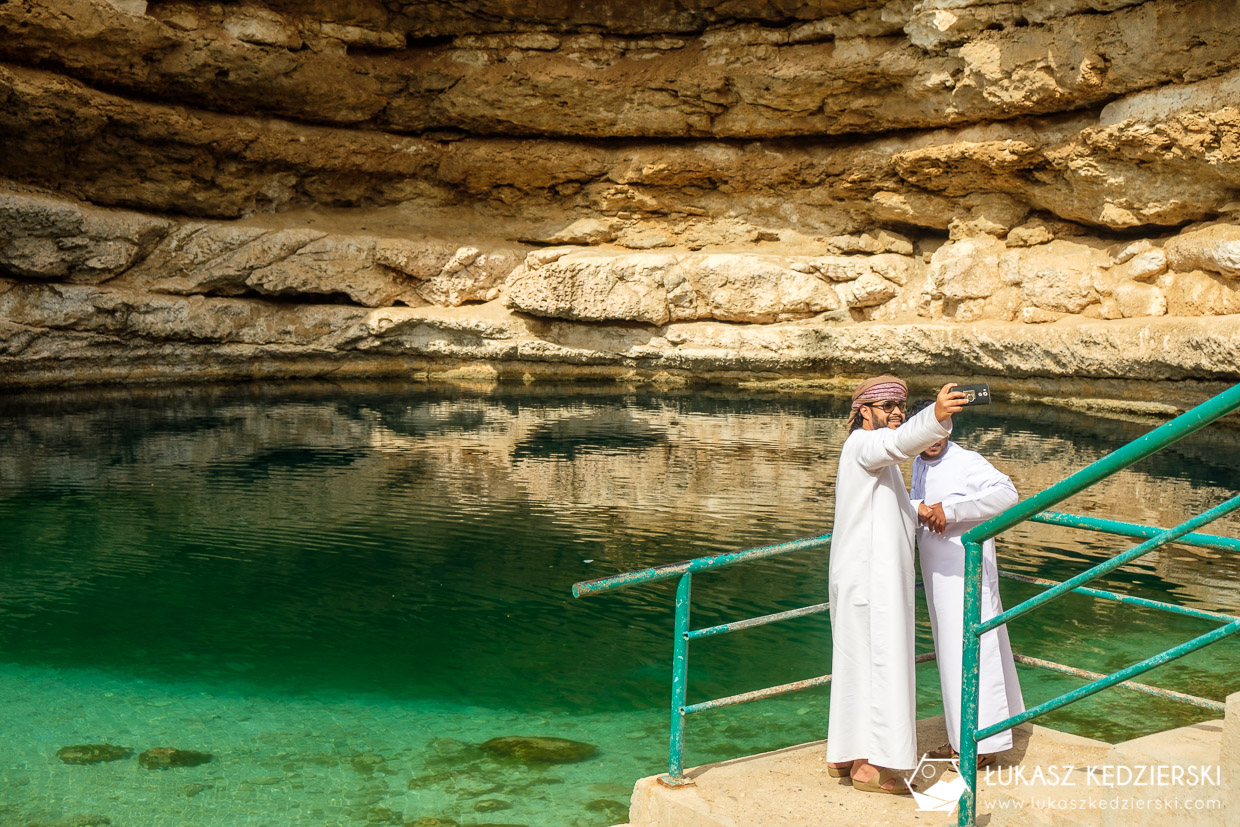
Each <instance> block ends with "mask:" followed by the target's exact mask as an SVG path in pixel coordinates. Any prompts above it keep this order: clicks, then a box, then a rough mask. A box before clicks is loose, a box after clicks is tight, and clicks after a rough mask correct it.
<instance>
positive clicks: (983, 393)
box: [952, 382, 990, 408]
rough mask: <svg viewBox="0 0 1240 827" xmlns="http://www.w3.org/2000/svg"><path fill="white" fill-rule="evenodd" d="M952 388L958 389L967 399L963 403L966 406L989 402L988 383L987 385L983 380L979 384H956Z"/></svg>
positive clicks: (987, 403)
mask: <svg viewBox="0 0 1240 827" xmlns="http://www.w3.org/2000/svg"><path fill="white" fill-rule="evenodd" d="M952 390H954V391H960V392H961V393H963V394H964V395H965V398H966V399H968V400H969V401H968V402H966V403H965V407H966V408H967V407H969V406H970V405H989V404H990V385H987V384H986V383H985V382H983V383H982V384H980V385H957V386H956V387H954V388H952Z"/></svg>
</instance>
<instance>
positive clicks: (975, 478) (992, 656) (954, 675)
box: [912, 438, 1025, 767]
mask: <svg viewBox="0 0 1240 827" xmlns="http://www.w3.org/2000/svg"><path fill="white" fill-rule="evenodd" d="M912 498H913V503H914V504H915V505H916V506H917V510H918V519H919V520H920V521H921V526H920V527H919V528H918V531H917V550H918V553H919V554H920V555H921V576H922V579H923V580H924V582H925V585H926V604H927V606H928V607H929V609H930V629H931V631H932V632H933V634H934V651H935V659H936V660H937V661H938V666H939V686H940V688H941V689H942V693H943V717H944V719H945V723H946V725H947V738H948V740H949V741H950V743H949V744H944V745H943V746H941V747H939V748H938V749H936V750H934V751H933V752H931V753H930V756H931V757H933V758H954V757H956V756H957V755H959V753H960V694H961V686H962V680H963V679H962V676H961V663H962V661H963V658H964V652H963V650H962V648H961V646H962V642H963V635H964V544H963V543H962V542H961V540H960V535H962V534H964V533H965V532H966V531H968V530H969V529H971V528H973V527H974V526H977V525H980V524H981V523H983V522H985V521H986V520H988V519H990V518H991V517H994V516H996V515H997V514H1000V513H1002V512H1003V511H1006V510H1007V509H1009V508H1011V507H1012V506H1014V505H1016V503H1017V502H1019V500H1020V495H1019V494H1017V493H1016V486H1014V485H1012V480H1011V479H1010V478H1009V477H1008V476H1007V474H1004V473H1003V472H1002V471H999V470H998V469H996V468H995V467H994V466H993V465H991V464H990V463H989V462H987V461H986V459H985V458H984V457H983V456H982V455H981V454H979V453H977V452H975V451H968V450H966V449H964V448H961V447H960V446H959V445H957V444H956V443H954V442H951V441H950V440H948V439H946V438H944V439H940V440H939V441H938V442H935V443H934V444H933V445H931V446H930V447H929V448H927V449H926V450H925V451H922V452H921V454H920V455H919V456H918V457H917V459H915V460H913V491H912ZM981 603H982V620H989V619H990V618H992V617H994V616H995V615H997V614H1000V613H1002V612H1003V604H1002V603H1001V602H1000V600H999V566H998V563H997V562H996V560H995V541H994V540H993V539H990V540H987V541H986V543H985V544H984V545H983V546H982V593H981ZM978 671H979V686H978V720H977V724H978V728H979V729H982V728H984V727H988V726H991V725H992V724H997V723H999V722H1000V721H1002V720H1004V719H1006V718H1010V717H1011V716H1013V715H1015V714H1017V713H1020V712H1024V711H1025V702H1024V699H1023V698H1022V697H1021V693H1020V681H1019V679H1018V678H1017V676H1016V664H1015V662H1014V661H1013V659H1012V644H1011V643H1010V642H1009V641H1008V632H1007V626H1006V625H1005V626H1000V627H999V628H997V629H992V630H991V631H989V632H987V633H986V634H984V635H982V641H981V659H980V660H979V662H978ZM1011 748H1012V731H1011V730H1010V729H1007V730H1004V731H1003V732H998V733H995V734H994V735H991V736H990V737H989V738H986V739H984V740H982V741H979V742H978V745H977V755H978V761H977V765H978V766H979V767H986V766H990V765H991V764H993V763H994V762H995V759H996V757H997V753H1000V752H1003V751H1004V750H1007V749H1011Z"/></svg>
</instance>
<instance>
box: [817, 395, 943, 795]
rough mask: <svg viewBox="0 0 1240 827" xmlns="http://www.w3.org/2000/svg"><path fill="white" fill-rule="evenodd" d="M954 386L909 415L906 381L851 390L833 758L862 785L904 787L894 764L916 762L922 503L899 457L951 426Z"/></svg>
mask: <svg viewBox="0 0 1240 827" xmlns="http://www.w3.org/2000/svg"><path fill="white" fill-rule="evenodd" d="M953 388H954V383H953V384H947V385H944V386H943V389H942V390H940V391H939V394H938V398H937V399H936V400H935V403H934V405H933V406H932V407H930V408H927V409H926V410H925V411H922V412H921V413H920V414H917V415H916V416H914V417H912V418H911V419H909V421H908V422H907V424H906V423H905V416H904V410H905V405H906V404H907V403H908V386H907V385H906V384H905V383H904V381H903V380H901V379H898V378H897V377H895V376H879V377H875V378H873V379H867V380H866V381H865V382H862V383H861V385H860V386H859V387H858V388H857V390H856V391H855V392H854V393H853V398H852V408H851V412H850V414H849V417H848V429H849V433H848V436H847V438H846V439H845V440H844V447H843V449H842V450H841V452H840V464H839V473H838V475H837V477H836V483H835V526H834V529H833V537H832V541H831V558H830V562H829V589H828V591H829V594H830V601H831V608H830V612H831V646H832V655H831V674H832V679H831V717H830V720H829V721H828V725H827V766H828V768H829V770H828V771H829V772H830V774H831V775H832V776H834V777H836V778H840V779H842V780H843V781H844V782H845V783H851V784H852V786H853V788H854V789H857V790H863V791H866V792H876V793H888V794H892V795H904V794H907V793H908V792H909V789H908V787H907V785H905V784H904V783H903V782H902V781H901V780H900V779H899V778H896V777H895V776H894V775H893V774H892V772H891V770H907V769H913V768H914V767H915V766H916V763H917V738H916V725H917V705H916V681H915V677H914V673H913V667H914V664H913V622H914V614H915V611H914V601H913V531H914V529H915V528H916V526H917V511H916V509H914V508H913V505H912V502H911V501H910V500H909V497H908V492H907V491H906V490H905V488H904V477H903V475H902V474H901V473H900V467H899V466H900V463H901V462H905V461H907V460H909V459H912V458H913V457H915V456H917V454H919V453H921V452H922V451H924V450H926V449H927V448H929V447H930V446H931V445H932V444H934V443H935V442H936V441H938V440H940V439H945V438H946V437H947V436H948V435H949V434H950V433H951V416H952V414H954V413H957V412H959V411H960V410H961V409H962V408H963V407H964V405H965V401H966V398H965V395H964V394H962V393H957V392H955V391H953V390H952V389H953ZM901 425H903V426H904V427H900V426H901ZM897 429H898V430H897Z"/></svg>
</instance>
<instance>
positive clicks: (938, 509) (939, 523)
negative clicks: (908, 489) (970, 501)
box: [917, 503, 947, 534]
mask: <svg viewBox="0 0 1240 827" xmlns="http://www.w3.org/2000/svg"><path fill="white" fill-rule="evenodd" d="M917 521H918V522H919V523H921V524H922V525H924V526H926V527H927V528H929V529H930V530H931V531H937V532H938V533H939V534H942V533H943V530H944V529H945V528H947V515H946V514H944V513H943V503H935V504H934V505H926V504H925V503H918V504H917Z"/></svg>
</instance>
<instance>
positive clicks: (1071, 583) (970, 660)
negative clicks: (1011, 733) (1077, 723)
mask: <svg viewBox="0 0 1240 827" xmlns="http://www.w3.org/2000/svg"><path fill="white" fill-rule="evenodd" d="M1237 408H1240V385H1236V386H1235V387H1234V388H1232V389H1231V390H1229V391H1227V392H1225V393H1223V394H1220V395H1219V396H1217V397H1215V398H1214V399H1212V400H1210V401H1209V402H1206V403H1205V404H1203V405H1200V406H1198V407H1196V408H1194V409H1192V410H1191V411H1188V412H1187V413H1185V414H1183V415H1182V416H1180V417H1177V418H1176V419H1174V420H1172V421H1171V422H1168V423H1166V424H1165V425H1163V426H1162V427H1160V428H1157V429H1155V430H1154V431H1151V432H1150V433H1148V434H1146V435H1145V436H1143V437H1141V438H1139V439H1137V440H1135V441H1134V442H1131V443H1129V444H1128V445H1126V446H1124V447H1123V448H1120V449H1119V450H1117V451H1115V452H1113V453H1111V454H1109V455H1107V456H1106V457H1103V458H1102V459H1101V460H1099V461H1097V462H1095V463H1093V464H1092V465H1090V466H1088V467H1086V468H1084V469H1082V470H1081V471H1078V472H1077V473H1075V474H1073V475H1072V476H1070V477H1068V478H1067V479H1065V480H1063V481H1061V482H1059V483H1057V484H1056V485H1054V486H1051V487H1050V488H1048V489H1046V490H1045V491H1043V492H1042V493H1040V494H1037V495H1036V496H1034V497H1031V498H1029V499H1027V500H1024V501H1022V502H1020V503H1017V504H1016V505H1015V506H1013V507H1012V508H1010V509H1008V510H1007V511H1005V512H1003V513H1002V514H1000V515H998V516H997V517H994V518H992V519H991V520H988V521H986V522H985V523H982V524H981V525H979V526H977V527H976V528H974V529H972V530H970V531H968V532H966V533H965V534H964V535H963V538H962V539H963V540H964V543H965V549H966V554H965V574H966V579H965V607H964V608H965V618H964V620H965V632H964V663H963V669H962V673H963V687H962V689H963V691H962V696H963V697H962V704H961V706H962V708H961V718H962V720H961V733H962V737H961V745H960V746H961V756H960V770H961V773H962V775H963V776H964V778H965V779H966V781H967V783H968V789H967V790H966V791H965V794H964V796H962V798H961V801H960V811H959V824H960V825H970V827H971V826H972V825H973V824H974V817H975V810H976V800H975V793H974V791H975V790H976V788H977V742H978V741H980V740H982V739H984V738H987V737H989V736H990V735H993V734H995V733H997V732H1002V731H1003V730H1005V729H1009V728H1011V727H1013V726H1015V725H1016V724H1019V723H1022V722H1024V721H1027V720H1030V719H1031V718H1035V717H1037V716H1039V715H1043V714H1045V713H1047V712H1050V711H1052V710H1054V709H1058V708H1059V707H1061V706H1064V705H1066V704H1069V703H1072V702H1073V701H1075V700H1079V699H1080V698H1083V697H1086V696H1087V695H1092V694H1094V693H1095V692H1098V691H1100V690H1102V689H1106V688H1108V687H1111V686H1117V685H1118V686H1122V687H1124V688H1127V689H1132V690H1135V691H1138V692H1144V693H1146V694H1150V695H1155V696H1157V697H1161V698H1166V699H1170V700H1175V701H1181V702H1184V703H1190V704H1194V705H1196V706H1200V707H1203V708H1206V709H1210V710H1212V711H1217V712H1222V711H1223V706H1222V704H1220V703H1218V702H1217V701H1211V700H1208V699H1205V698H1198V697H1195V696H1192V695H1187V694H1184V693H1181V692H1174V691H1171V690H1168V689H1162V688H1159V687H1154V686H1148V685H1146V684H1142V683H1137V682H1135V681H1130V680H1128V678H1130V677H1133V676H1135V675H1139V674H1141V673H1142V672H1146V671H1148V670H1150V669H1153V668H1155V667H1156V666H1160V665H1162V664H1164V663H1166V662H1168V661H1171V660H1174V659H1176V658H1178V657H1181V656H1183V655H1186V654H1188V653H1189V652H1192V651H1195V650H1197V649H1200V648H1201V647H1202V646H1206V645H1208V644H1210V643H1213V642H1215V641H1217V640H1220V639H1222V638H1224V637H1227V636H1228V635H1231V634H1234V633H1235V632H1237V631H1240V618H1235V617H1232V616H1230V615H1225V614H1221V613H1218V612H1209V611H1203V610H1199V609H1189V608H1185V607H1182V606H1175V605H1173V604H1169V603H1162V602H1159V601H1155V600H1148V599H1146V598H1140V597H1134V596H1131V595H1120V594H1114V593H1112V592H1107V591H1102V590H1100V589H1092V588H1087V587H1085V586H1084V585H1083V584H1084V583H1087V582H1089V581H1090V580H1093V579H1095V578H1097V577H1100V576H1102V575H1103V574H1106V573H1107V572H1109V571H1112V570H1113V569H1116V568H1118V567H1119V566H1122V565H1124V564H1125V563H1128V562H1131V561H1132V560H1134V559H1136V558H1137V557H1140V556H1141V555H1143V554H1146V553H1148V552H1150V551H1153V550H1154V549H1156V548H1159V547H1161V546H1163V545H1165V544H1167V543H1169V542H1172V541H1174V542H1176V543H1178V544H1181V545H1191V546H1198V547H1202V548H1212V549H1221V550H1225V551H1240V540H1234V539H1231V538H1227V537H1217V536H1213V535H1209V534H1198V533H1196V532H1195V531H1194V529H1196V528H1198V527H1200V526H1202V525H1205V524H1206V523H1208V522H1210V521H1211V520H1214V519H1217V518H1218V517H1221V516H1223V515H1224V514H1227V513H1230V512H1231V511H1234V510H1236V509H1238V508H1240V497H1234V498H1232V499H1230V500H1228V501H1227V502H1225V503H1223V504H1222V505H1219V506H1217V507H1215V508H1213V509H1211V510H1210V511H1207V512H1206V513H1205V514H1202V515H1201V516H1199V517H1196V518H1193V519H1192V520H1189V521H1187V522H1185V523H1183V524H1181V525H1179V526H1177V527H1176V528H1173V529H1170V530H1165V529H1161V528H1154V527H1151V526H1144V525H1138V524H1135V523H1125V522H1119V521H1116V520H1106V519H1101V518H1097V517H1085V516H1080V515H1074V514H1061V513H1057V512H1052V511H1045V510H1044V509H1046V508H1048V507H1050V506H1052V505H1054V504H1055V503H1058V502H1060V501H1062V500H1064V499H1067V498H1068V497H1070V496H1072V495H1074V494H1076V493H1079V492H1080V491H1082V490H1083V489H1085V488H1087V487H1089V486H1090V485H1093V484H1094V483H1096V482H1098V481H1099V480H1102V479H1104V478H1106V477H1108V476H1110V475H1111V474H1114V473H1116V472H1117V471H1120V470H1122V469H1124V468H1127V467H1128V466H1129V465H1132V464H1133V463H1135V462H1138V461H1139V460H1141V459H1144V458H1145V457H1147V456H1149V455H1150V454H1153V453H1155V452H1156V451H1158V450H1161V449H1162V448H1165V447H1166V446H1167V445H1170V444H1171V443H1173V442H1175V441H1177V440H1179V439H1181V438H1183V437H1185V436H1187V435H1188V434H1190V433H1192V432H1194V431H1196V430H1199V429H1200V428H1203V427H1205V426H1206V425H1208V424H1210V423H1211V422H1213V421H1214V420H1216V419H1218V418H1220V417H1222V416H1225V415H1226V414H1228V413H1230V412H1232V411H1234V410H1236V409H1237ZM1026 520H1028V521H1031V522H1039V523H1046V524H1049V525H1058V526H1067V527H1072V528H1080V529H1086V530H1092V531H1101V532H1105V533H1109V534H1116V535H1120V536H1126V537H1136V538H1144V539H1145V540H1146V542H1144V543H1141V544H1140V545H1138V546H1136V547H1134V548H1132V549H1129V550H1128V551H1126V552H1124V553H1122V554H1120V555H1117V556H1116V557H1114V558H1112V559H1111V560H1108V561H1106V562H1104V563H1102V564H1100V565H1098V566H1095V567H1093V568H1091V569H1090V570H1088V571H1086V572H1084V573H1082V574H1080V575H1077V576H1076V577H1073V578H1071V579H1070V580H1067V581H1064V582H1063V583H1056V582H1054V581H1050V580H1043V579H1040V578H1035V577H1028V576H1026V575H1020V574H1014V573H1011V572H1007V571H1000V572H999V574H1000V576H1002V577H1006V578H1010V579H1014V580H1019V581H1021V582H1025V583H1029V584H1033V585H1038V586H1046V587H1048V588H1047V590H1046V591H1044V592H1043V593H1041V594H1039V595H1037V596H1036V597H1033V598H1031V599H1030V600H1027V601H1025V602H1024V603H1021V604H1019V605H1017V606H1015V607H1013V608H1011V609H1009V610H1007V611H1005V612H1003V613H1002V614H1000V615H998V616H996V617H994V618H991V619H990V620H987V621H985V622H982V620H981V614H980V612H981V560H982V553H981V549H982V544H983V543H984V542H985V541H986V540H987V539H989V538H990V537H993V536H995V535H997V534H999V533H1000V532H1002V531H1005V530H1006V529H1008V528H1011V527H1012V526H1014V525H1017V524H1018V523H1020V522H1024V521H1026ZM830 542H831V535H829V534H826V535H823V536H820V537H812V538H808V539H804V540H796V541H793V542H789V543H781V544H779V545H773V546H764V547H761V548H755V549H749V550H747V551H739V552H730V553H725V554H719V555H715V556H712V557H700V558H697V559H694V560H686V561H683V562H678V563H669V564H667V565H664V566H656V567H653V568H647V569H641V570H639V571H631V572H624V573H621V574H616V575H612V576H610V577H603V578H599V579H597V580H587V581H583V582H581V583H576V584H574V585H573V595H574V596H575V597H584V596H586V595H591V594H599V593H601V592H607V591H614V590H616V589H622V588H627V587H629V586H635V585H640V584H644V583H653V582H657V581H661V580H669V579H672V578H678V582H677V586H676V607H675V623H674V632H673V652H672V700H671V717H670V736H669V738H668V771H667V773H666V774H665V775H663V776H661V777H660V780H661V781H663V782H664V783H665V784H667V785H669V786H679V785H682V784H685V783H691V782H687V781H686V779H685V776H684V750H685V719H686V718H687V716H689V715H691V714H693V713H695V712H702V711H705V710H707V709H718V708H720V707H725V706H733V705H735V704H741V703H748V702H750V701H756V700H761V699H763V698H771V697H775V696H777V695H783V694H786V693H789V692H796V691H800V690H803V689H810V688H813V687H817V686H825V685H827V684H829V683H830V682H831V675H829V674H828V675H820V676H818V677H814V678H806V679H804V680H800V681H794V682H792V683H786V684H781V685H778V686H771V687H767V688H765V689H758V690H754V691H752V692H744V693H741V694H739V695H730V696H727V697H724V698H716V699H714V700H709V701H703V702H701V703H696V704H688V703H686V699H687V689H688V677H689V666H688V661H689V642H690V641H692V640H697V639H700V638H704V637H710V636H713V635H718V634H725V633H728V632H735V631H739V630H741V629H749V628H754V627H756V626H762V625H765V624H767V623H774V622H777V621H781V620H789V619H792V618H797V617H806V616H809V615H814V614H819V613H821V612H825V611H827V610H828V608H829V606H828V604H827V603H818V604H815V605H812V606H803V607H800V608H797V609H790V610H788V611H784V612H778V613H775V614H769V615H763V616H760V617H754V618H747V619H744V620H738V621H734V622H732V623H724V624H720V625H717V626H710V627H706V628H702V629H690V628H689V617H690V612H689V602H690V596H691V592H692V578H693V575H694V574H695V573H697V572H703V571H713V570H717V569H722V568H726V567H729V566H734V565H737V564H738V563H746V562H751V561H754V560H762V559H766V558H769V557H777V556H781V555H784V554H789V553H792V552H796V551H806V550H810V549H816V548H823V547H825V546H827V545H828V544H829V543H830ZM919 587H920V584H919ZM1069 591H1071V592H1075V593H1077V594H1084V595H1089V596H1091V597H1097V598H1102V599H1106V600H1113V601H1117V602H1120V603H1124V604H1127V605H1132V606H1140V607H1143V608H1154V609H1161V610H1164V611H1170V612H1175V613H1177V614H1182V615H1185V616H1188V617H1194V618H1199V619H1205V620H1212V621H1223V622H1225V624H1226V625H1224V626H1222V627H1220V628H1219V629H1216V630H1215V631H1213V632H1210V633H1208V634H1205V635H1202V636H1200V637H1198V638H1195V639H1194V640H1191V641H1189V642H1187V643H1184V644H1182V645H1180V646H1177V647H1175V648H1173V649H1170V650H1168V651H1166V652H1163V653H1162V654H1160V655H1156V656H1154V657H1152V658H1147V659H1146V660H1144V661H1142V662H1141V663H1138V664H1135V665H1133V666H1130V667H1128V668H1126V669H1123V670H1121V671H1119V672H1116V673H1114V674H1112V675H1102V674H1099V673H1096V672H1089V671H1087V670H1083V669H1078V668H1076V667H1072V666H1067V665H1064V664H1059V663H1054V662H1052V661H1046V660H1041V659H1038V658H1031V657H1026V656H1024V655H1020V654H1017V655H1015V657H1016V660H1017V661H1018V662H1020V663H1024V664H1027V665H1030V666H1035V667H1039V668H1044V669H1050V670H1054V671H1058V672H1063V673H1066V674H1070V675H1075V676H1078V677H1083V678H1087V679H1090V680H1091V681H1092V682H1091V683H1090V684H1088V685H1086V686H1083V687H1080V688H1079V689H1076V690H1074V691H1072V692H1069V693H1067V694H1065V695H1063V696H1060V697H1059V698H1056V699H1054V700H1052V701H1048V702H1046V703H1044V704H1041V705H1039V706H1037V707H1034V708H1033V709H1031V710H1027V711H1026V712H1023V713H1021V714H1019V715H1016V716H1013V717H1011V718H1008V719H1007V720H1005V721H1001V722H999V723H997V724H995V725H993V726H989V727H986V728H985V729H982V730H978V729H977V713H978V708H977V701H978V676H977V672H978V661H979V655H980V636H981V635H982V634H983V633H984V632H986V631H989V630H991V629H993V628H995V627H997V626H999V625H1001V624H1003V623H1006V622H1007V621H1008V620H1011V619H1012V618H1014V617H1018V616H1020V615H1022V614H1024V613H1025V612H1027V611H1030V610H1031V609H1034V608H1036V607H1037V606H1039V605H1041V604H1043V603H1045V602H1047V601H1049V600H1053V599H1054V598H1055V597H1058V596H1060V595H1062V594H1064V593H1066V592H1069ZM933 659H934V653H933V652H929V653H925V654H921V655H918V656H917V657H916V659H915V660H916V662H917V663H925V662H927V661H930V660H933Z"/></svg>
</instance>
